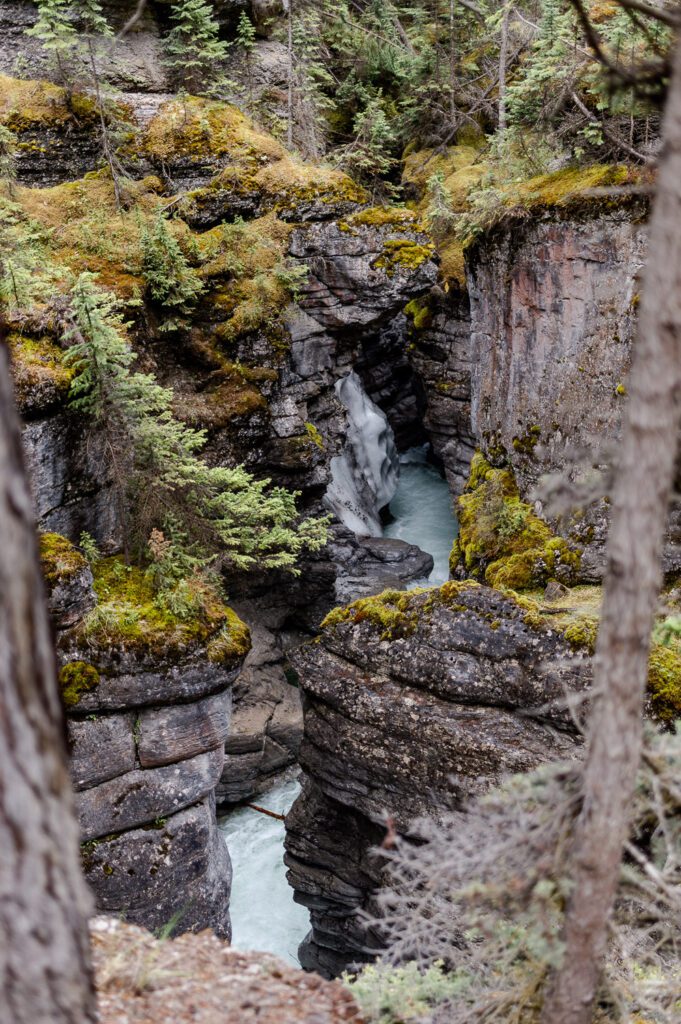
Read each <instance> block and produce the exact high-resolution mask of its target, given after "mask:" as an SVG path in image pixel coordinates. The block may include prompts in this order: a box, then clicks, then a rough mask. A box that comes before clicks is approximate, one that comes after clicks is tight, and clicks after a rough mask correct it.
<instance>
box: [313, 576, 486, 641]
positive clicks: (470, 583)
mask: <svg viewBox="0 0 681 1024" xmlns="http://www.w3.org/2000/svg"><path fill="white" fill-rule="evenodd" d="M477 586H479V584H477V583H476V582H475V580H465V581H462V582H459V581H454V580H450V581H449V582H448V583H445V584H443V585H442V586H441V587H416V588H414V589H413V590H407V591H404V590H385V591H384V592H383V593H382V594H377V595H375V596H372V597H363V598H360V600H359V601H354V602H353V603H352V604H350V605H347V606H346V607H344V608H334V609H333V611H331V612H329V614H328V615H327V616H326V618H325V619H324V621H323V622H322V624H321V628H322V629H333V628H335V627H336V626H338V625H341V624H342V623H351V624H353V625H359V624H360V623H362V622H368V623H370V624H371V625H372V626H375V627H376V628H377V629H379V630H380V637H381V640H398V639H400V638H401V637H407V636H411V635H412V634H413V633H414V632H415V631H416V629H417V628H418V625H419V623H420V622H423V621H424V620H427V619H428V618H429V617H430V616H431V615H432V613H433V611H434V610H435V609H436V608H449V609H450V610H453V611H463V610H465V609H464V605H462V604H461V595H462V593H464V592H465V591H467V590H470V589H471V588H473V587H477ZM424 595H426V596H425V599H424Z"/></svg>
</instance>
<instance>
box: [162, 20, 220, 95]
mask: <svg viewBox="0 0 681 1024" xmlns="http://www.w3.org/2000/svg"><path fill="white" fill-rule="evenodd" d="M171 19H172V22H173V28H172V29H171V31H170V33H169V34H168V38H167V40H166V52H167V60H166V63H167V65H168V67H169V68H170V69H171V70H172V71H174V72H175V73H176V75H177V77H178V78H179V79H180V80H181V81H182V82H183V83H184V84H185V85H186V86H187V87H188V88H189V89H193V90H194V91H197V92H211V91H214V90H215V89H217V88H218V87H219V86H220V84H221V83H222V82H223V81H224V75H223V74H222V73H221V71H220V67H219V65H220V62H221V61H223V60H224V59H225V57H226V56H227V52H228V50H229V43H227V42H225V41H224V40H221V39H220V26H219V25H218V23H217V21H216V20H215V17H214V15H213V10H212V7H211V5H210V4H209V3H207V2H205V0H177V3H174V4H173V6H172V11H171Z"/></svg>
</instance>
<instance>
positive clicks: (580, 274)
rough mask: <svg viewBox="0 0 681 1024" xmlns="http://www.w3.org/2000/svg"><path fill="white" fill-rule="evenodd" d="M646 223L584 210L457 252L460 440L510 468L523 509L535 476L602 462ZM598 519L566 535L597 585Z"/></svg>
mask: <svg viewBox="0 0 681 1024" xmlns="http://www.w3.org/2000/svg"><path fill="white" fill-rule="evenodd" d="M645 213H646V211H645V208H643V207H641V208H636V207H634V208H633V209H632V208H622V209H620V210H617V209H615V210H614V211H612V212H603V211H599V210H594V211H593V212H592V213H591V214H590V213H589V210H588V206H587V209H586V211H583V212H582V215H580V216H574V215H573V216H571V215H570V213H569V211H568V212H566V213H565V215H563V216H555V215H554V216H551V217H546V218H542V219H537V218H533V219H532V220H524V221H523V222H522V223H513V222H511V223H510V224H509V225H507V226H504V227H501V228H498V229H496V230H494V231H492V232H490V233H489V234H487V235H484V236H482V237H481V239H480V240H479V241H478V242H477V243H476V244H475V246H474V247H473V248H472V250H470V251H469V253H468V258H467V276H468V286H469V293H470V304H471V341H470V345H471V362H472V367H473V372H472V378H471V430H472V433H473V434H474V436H475V437H476V438H477V439H478V443H479V445H480V446H481V447H482V449H483V451H484V452H485V453H486V455H487V457H488V458H489V459H490V460H491V461H492V462H493V463H495V464H497V465H498V464H500V462H505V463H507V464H508V465H509V466H510V467H511V468H512V470H513V472H514V475H515V478H516V481H517V483H518V486H519V488H520V492H521V495H522V496H523V497H524V498H526V499H527V498H528V497H530V496H531V495H532V492H533V490H534V487H535V485H536V484H537V482H538V480H539V479H540V478H541V477H542V476H543V475H544V474H547V473H549V474H550V473H563V472H568V473H569V475H570V476H571V478H572V480H573V481H575V482H579V480H580V479H581V478H583V477H584V476H585V475H586V474H588V473H590V472H592V468H591V467H592V465H593V463H594V462H595V463H596V464H597V465H598V464H599V463H600V464H601V465H602V464H606V463H608V462H610V461H611V460H612V456H613V453H614V450H615V448H616V444H617V439H618V437H619V431H620V426H621V420H622V412H623V409H624V405H625V403H626V381H627V377H628V372H629V366H630V359H631V346H632V342H633V337H634V334H635V329H636V307H637V304H638V298H639V291H640V287H641V283H640V280H639V278H640V273H641V269H642V267H643V263H644V260H645V256H646V233H645V226H644V218H645ZM571 466H572V467H573V468H572V469H570V467H571ZM605 486H606V487H607V485H605ZM538 510H539V511H541V506H538ZM607 512H608V510H607V502H605V501H601V502H599V503H598V504H597V505H596V506H594V507H593V508H591V509H590V510H589V511H588V513H587V514H586V515H585V516H583V515H580V516H579V518H576V519H575V520H574V521H573V522H572V524H571V536H572V538H573V539H574V540H575V541H576V542H578V543H579V544H580V546H582V547H583V549H584V555H583V558H582V567H581V573H582V577H583V578H584V579H587V580H596V579H599V578H600V577H601V575H602V571H603V552H604V542H605V535H606V532H607ZM672 561H676V556H675V555H673V554H672ZM679 564H680V565H681V562H679ZM669 567H671V565H670V566H669Z"/></svg>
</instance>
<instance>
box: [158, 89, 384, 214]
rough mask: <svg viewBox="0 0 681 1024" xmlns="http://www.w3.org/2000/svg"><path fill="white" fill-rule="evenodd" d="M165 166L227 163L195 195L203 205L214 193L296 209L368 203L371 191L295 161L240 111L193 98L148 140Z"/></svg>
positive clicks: (163, 115) (166, 110) (163, 116)
mask: <svg viewBox="0 0 681 1024" xmlns="http://www.w3.org/2000/svg"><path fill="white" fill-rule="evenodd" d="M142 148H143V151H144V152H145V153H146V154H147V156H149V157H151V159H152V160H155V161H157V162H158V163H159V164H160V165H163V164H167V163H168V162H169V161H172V160H174V159H181V158H187V157H189V158H191V157H194V158H196V159H198V160H205V159H206V158H211V157H212V158H215V159H216V161H219V162H221V163H223V164H224V163H225V162H226V161H227V160H228V161H229V162H228V164H227V166H225V167H223V168H222V169H221V170H220V171H219V173H218V174H217V175H216V177H215V178H214V179H213V181H212V182H211V184H210V185H209V186H208V187H207V188H206V189H199V190H197V191H196V192H194V193H192V194H190V196H189V197H188V198H189V201H190V202H191V201H193V202H195V203H196V204H198V205H201V203H202V201H203V199H204V198H206V197H210V193H211V192H215V191H216V190H220V189H222V190H225V191H228V192H230V193H231V194H233V195H235V196H238V195H254V196H258V197H259V198H260V200H261V201H262V200H263V199H264V200H266V203H265V205H266V206H267V207H268V208H269V209H278V210H288V209H294V208H295V207H296V206H297V205H298V204H299V203H303V202H311V201H316V202H322V203H328V204H333V203H337V202H352V203H365V202H366V201H367V199H368V195H367V193H366V191H365V190H364V189H363V188H361V187H360V186H359V185H357V184H356V183H355V182H354V181H352V179H351V178H349V177H348V176H347V175H346V174H343V173H342V172H341V171H337V170H335V169H333V168H330V167H320V166H315V165H310V164H305V163H303V162H302V161H299V160H296V159H295V158H293V157H292V156H291V155H290V154H289V153H288V152H287V151H286V149H285V148H284V147H283V146H282V145H281V143H279V142H277V141H276V139H274V138H273V137H272V136H271V135H268V134H267V133H265V132H262V131H259V130H258V129H257V128H256V127H255V126H254V125H253V123H252V122H251V121H250V120H249V119H248V118H247V117H246V116H245V115H244V114H242V113H241V112H240V111H239V110H237V109H236V107H233V106H231V105H230V104H228V103H221V102H218V101H215V100H207V99H202V98H199V97H196V96H188V97H186V98H184V99H174V100H170V101H169V102H168V103H165V104H164V105H163V106H162V107H161V109H160V111H159V113H158V114H157V116H156V117H155V118H153V120H152V121H151V123H150V124H149V126H148V128H147V129H146V132H145V135H144V137H143V140H142Z"/></svg>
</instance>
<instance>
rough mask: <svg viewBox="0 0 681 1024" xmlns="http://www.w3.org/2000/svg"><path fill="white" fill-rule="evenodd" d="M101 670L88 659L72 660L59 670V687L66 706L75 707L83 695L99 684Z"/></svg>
mask: <svg viewBox="0 0 681 1024" xmlns="http://www.w3.org/2000/svg"><path fill="white" fill-rule="evenodd" d="M99 679H100V676H99V672H98V671H97V669H96V668H95V667H94V665H90V664H89V663H88V662H87V661H70V662H68V663H67V664H66V665H64V666H63V668H62V669H61V670H60V672H59V689H60V691H61V698H62V703H63V705H64V707H65V708H67V709H69V708H75V707H76V706H77V705H78V704H80V700H81V697H82V696H83V694H85V693H90V691H91V690H94V689H96V688H97V686H99Z"/></svg>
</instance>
